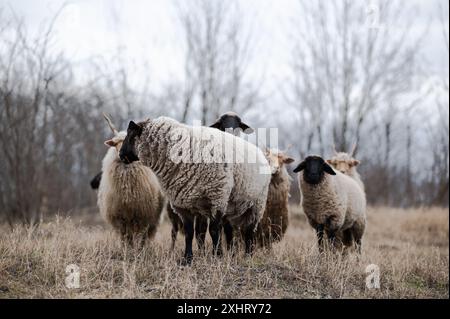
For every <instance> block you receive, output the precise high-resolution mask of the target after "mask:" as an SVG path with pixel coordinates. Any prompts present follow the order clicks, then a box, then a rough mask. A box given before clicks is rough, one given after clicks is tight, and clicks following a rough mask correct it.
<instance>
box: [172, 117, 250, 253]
mask: <svg viewBox="0 0 450 319" xmlns="http://www.w3.org/2000/svg"><path fill="white" fill-rule="evenodd" d="M209 127H212V128H216V129H218V130H220V131H222V132H227V133H231V134H233V135H234V136H240V133H241V131H243V132H244V133H245V134H251V133H253V131H254V130H253V129H252V128H251V127H250V126H249V125H247V124H245V123H244V122H243V121H242V119H241V118H240V117H239V115H237V114H236V113H235V112H225V113H223V114H222V115H221V116H220V117H219V118H218V119H217V120H216V121H215V122H214V123H213V124H211V125H210V126H209ZM167 214H168V216H169V220H170V221H171V223H172V233H171V234H172V249H173V248H174V247H175V241H176V238H177V233H178V230H179V229H182V225H183V222H182V221H181V218H180V217H179V216H178V215H177V214H176V213H175V212H174V211H173V209H172V207H171V206H170V204H169V205H167ZM194 225H195V226H194V227H195V238H196V240H197V245H198V247H199V249H200V250H203V248H204V243H205V236H206V231H207V228H208V219H207V218H205V217H203V216H200V215H198V216H196V217H195V221H194ZM223 229H224V233H225V239H226V242H227V250H231V249H232V246H233V227H232V226H231V225H230V223H229V222H228V221H227V220H226V219H224V220H223Z"/></svg>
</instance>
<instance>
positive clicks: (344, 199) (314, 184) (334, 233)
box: [294, 156, 366, 251]
mask: <svg viewBox="0 0 450 319" xmlns="http://www.w3.org/2000/svg"><path fill="white" fill-rule="evenodd" d="M294 172H296V173H298V172H301V173H300V174H299V176H298V181H299V185H300V190H301V193H302V196H303V199H302V206H303V210H304V212H305V214H306V216H307V218H308V221H309V223H310V225H311V226H312V227H313V228H314V229H315V230H316V233H317V238H318V243H319V249H320V250H322V244H323V243H322V240H323V235H324V233H326V235H327V237H328V240H329V242H330V244H331V245H332V246H334V245H336V244H338V240H339V242H342V244H343V245H344V246H347V247H348V246H352V245H353V243H356V246H357V248H358V251H361V238H362V236H363V234H364V229H365V226H366V197H365V193H364V191H363V190H362V189H361V187H360V186H359V185H358V183H357V182H356V181H355V180H354V179H353V178H351V177H349V176H347V175H344V174H342V173H341V172H338V171H335V170H334V169H333V168H332V167H331V166H330V165H328V164H327V163H326V162H325V161H324V160H323V159H322V158H321V157H319V156H308V157H307V158H306V159H305V160H304V161H303V162H301V163H300V164H299V165H298V166H297V167H296V168H295V169H294Z"/></svg>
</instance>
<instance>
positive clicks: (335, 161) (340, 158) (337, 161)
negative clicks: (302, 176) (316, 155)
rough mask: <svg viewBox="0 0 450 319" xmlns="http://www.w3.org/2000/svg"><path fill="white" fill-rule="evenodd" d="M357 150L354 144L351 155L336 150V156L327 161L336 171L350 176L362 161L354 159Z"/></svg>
mask: <svg viewBox="0 0 450 319" xmlns="http://www.w3.org/2000/svg"><path fill="white" fill-rule="evenodd" d="M355 150H356V144H353V147H352V150H351V151H350V153H345V152H337V151H336V149H335V148H334V150H333V151H334V155H333V157H332V158H330V159H328V160H327V163H328V164H330V165H332V166H333V167H334V168H335V169H337V170H338V171H340V172H341V173H343V174H349V173H350V172H351V170H352V169H353V168H354V167H356V166H358V165H359V164H360V161H359V160H357V159H355V158H353V154H354V153H355Z"/></svg>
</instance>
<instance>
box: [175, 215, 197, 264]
mask: <svg viewBox="0 0 450 319" xmlns="http://www.w3.org/2000/svg"><path fill="white" fill-rule="evenodd" d="M176 211H177V212H178V213H179V214H180V216H182V219H183V227H184V239H185V250H184V258H183V259H182V260H181V265H182V266H187V265H190V264H191V263H192V257H193V253H192V241H193V239H194V217H193V216H192V215H191V214H190V212H189V211H185V210H182V209H176Z"/></svg>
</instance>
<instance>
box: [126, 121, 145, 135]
mask: <svg viewBox="0 0 450 319" xmlns="http://www.w3.org/2000/svg"><path fill="white" fill-rule="evenodd" d="M128 131H131V132H136V133H137V135H141V133H142V127H141V126H140V125H138V124H136V123H134V122H133V121H130V123H129V124H128Z"/></svg>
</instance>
